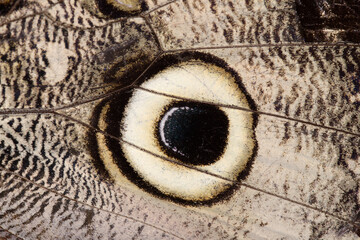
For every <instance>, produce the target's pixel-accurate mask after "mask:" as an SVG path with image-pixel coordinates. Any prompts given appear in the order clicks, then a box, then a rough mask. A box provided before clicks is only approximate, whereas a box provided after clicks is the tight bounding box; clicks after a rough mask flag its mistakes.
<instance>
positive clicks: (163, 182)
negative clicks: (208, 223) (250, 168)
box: [121, 60, 255, 201]
mask: <svg viewBox="0 0 360 240" xmlns="http://www.w3.org/2000/svg"><path fill="white" fill-rule="evenodd" d="M235 81H236V80H235V78H234V77H233V76H232V75H231V74H230V73H228V72H226V71H225V70H224V69H222V68H220V67H218V66H215V65H213V64H209V63H203V62H201V61H199V60H198V61H189V62H186V63H181V64H177V65H174V66H172V67H169V68H167V69H165V70H163V71H161V72H159V73H158V74H157V75H155V76H154V77H153V78H152V79H149V80H147V81H146V82H145V83H143V84H142V85H141V87H142V88H146V89H150V90H154V91H157V92H162V93H166V94H171V95H175V96H181V97H183V98H188V99H193V100H194V101H206V102H211V103H214V104H229V105H236V106H241V107H245V108H249V109H250V107H249V103H248V102H247V100H246V97H245V95H244V93H242V91H241V90H240V88H239V87H238V85H237V83H236V82H235ZM174 101H176V100H174V99H173V98H170V97H166V96H163V95H158V94H155V93H151V92H147V91H143V90H141V89H136V90H135V91H134V93H133V95H132V97H131V98H130V100H129V102H128V104H127V106H126V109H125V111H124V117H123V119H122V121H121V123H122V130H121V131H122V132H121V136H122V137H123V139H124V140H125V141H127V142H131V143H134V144H136V145H137V146H138V147H141V148H143V149H146V150H148V151H150V152H153V153H155V154H157V155H160V156H163V157H166V158H169V157H168V156H167V155H166V154H165V153H164V152H163V151H162V150H161V148H160V146H159V145H158V140H157V139H156V137H155V136H156V134H154V133H155V129H156V125H157V123H158V122H159V120H160V119H159V117H160V116H161V115H162V112H163V110H164V108H165V107H166V106H169V105H170V104H171V103H173V102H174ZM220 109H221V110H222V111H223V112H224V113H225V114H226V115H227V117H228V119H229V134H228V142H227V145H226V148H225V150H224V153H223V155H222V156H221V157H220V159H219V160H218V161H216V162H214V163H212V164H210V165H204V166H196V168H198V169H201V170H205V171H208V172H210V173H213V174H217V175H220V176H222V177H224V178H227V179H230V180H236V179H237V177H238V175H239V174H240V172H241V171H243V170H244V168H245V167H246V164H247V162H248V161H249V159H250V158H251V156H252V152H253V148H254V146H255V143H254V133H253V128H252V126H253V118H252V114H251V113H249V112H245V111H241V110H236V109H229V108H220ZM121 148H122V150H123V152H124V156H125V158H126V159H127V161H128V162H129V164H130V166H131V167H132V168H133V169H134V171H135V172H136V173H137V174H138V175H139V176H140V177H142V178H143V179H144V180H145V181H146V182H148V183H150V184H151V185H152V186H154V187H156V188H157V189H158V190H160V191H161V192H163V193H164V194H166V195H170V196H173V197H177V198H181V199H184V200H192V201H204V200H209V199H212V198H213V197H215V196H216V195H218V194H220V193H222V192H224V191H225V190H227V189H228V188H229V187H230V184H229V182H228V181H225V180H223V179H221V178H217V177H214V176H211V175H209V174H206V173H203V172H199V171H197V170H195V169H190V168H188V167H186V166H181V165H178V164H175V163H172V162H169V161H166V160H164V159H161V158H159V157H156V156H154V155H151V154H149V153H146V152H144V151H141V150H139V149H137V148H135V147H132V146H130V145H128V144H125V143H121ZM174 160H175V161H176V159H174Z"/></svg>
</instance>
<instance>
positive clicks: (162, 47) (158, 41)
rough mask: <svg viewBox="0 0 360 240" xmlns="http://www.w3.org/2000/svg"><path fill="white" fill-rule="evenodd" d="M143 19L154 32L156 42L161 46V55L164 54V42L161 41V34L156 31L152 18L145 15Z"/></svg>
mask: <svg viewBox="0 0 360 240" xmlns="http://www.w3.org/2000/svg"><path fill="white" fill-rule="evenodd" d="M143 19H144V21H145V23H146V25H147V26H148V27H149V28H150V30H151V32H152V34H153V35H154V38H155V42H156V43H157V45H158V46H159V48H160V55H162V54H163V52H164V46H163V45H162V43H161V41H160V39H159V36H158V35H157V34H156V31H155V29H154V27H153V25H152V24H151V22H150V20H149V19H148V18H147V17H145V16H144V17H143Z"/></svg>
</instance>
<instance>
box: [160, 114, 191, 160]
mask: <svg viewBox="0 0 360 240" xmlns="http://www.w3.org/2000/svg"><path fill="white" fill-rule="evenodd" d="M179 109H180V110H181V109H185V110H188V109H190V108H189V107H174V108H172V109H170V110H169V111H168V112H166V113H165V115H164V117H163V118H162V119H161V121H160V129H159V130H160V138H161V141H162V142H163V143H164V144H165V145H166V146H167V147H169V148H171V149H173V150H174V151H175V152H177V153H178V154H180V155H182V156H185V154H183V153H182V152H181V151H179V150H178V149H177V148H176V146H171V144H170V143H169V142H168V140H167V139H166V137H165V133H164V131H163V129H164V128H165V123H166V122H167V120H168V119H169V117H171V116H172V115H173V113H174V112H176V111H177V110H179Z"/></svg>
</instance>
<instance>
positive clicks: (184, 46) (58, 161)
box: [0, 0, 360, 239]
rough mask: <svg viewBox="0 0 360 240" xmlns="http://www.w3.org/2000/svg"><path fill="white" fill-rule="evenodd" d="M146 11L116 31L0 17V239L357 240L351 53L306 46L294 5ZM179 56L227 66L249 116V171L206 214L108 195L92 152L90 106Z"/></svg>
mask: <svg viewBox="0 0 360 240" xmlns="http://www.w3.org/2000/svg"><path fill="white" fill-rule="evenodd" d="M146 2H147V6H148V10H146V11H145V12H144V13H142V14H140V15H138V16H133V17H124V18H120V19H112V20H110V19H107V18H102V17H99V15H97V12H96V9H93V8H92V7H94V5H91V4H88V5H87V4H86V3H85V1H75V0H64V1H60V0H59V1H50V0H41V1H35V0H29V1H26V4H24V5H19V6H21V7H20V8H18V9H15V10H14V11H10V12H9V13H6V15H1V16H0V93H1V94H0V126H1V127H0V238H2V237H5V238H9V239H12V238H16V237H17V238H20V239H21V238H22V239H59V238H60V239H94V238H96V239H132V238H134V239H149V238H150V239H259V238H270V239H280V238H293V239H319V238H321V239H358V238H359V235H360V230H359V229H360V210H359V202H360V201H359V196H360V193H359V182H360V179H359V176H360V167H359V166H360V165H359V161H360V159H359V158H360V154H359V152H360V150H359V146H360V129H359V128H360V115H359V106H360V97H359V96H360V90H359V85H360V84H359V79H360V78H359V60H360V51H359V49H360V48H359V45H357V44H353V43H351V42H349V43H347V44H344V43H341V42H335V44H329V43H326V42H325V43H324V42H323V43H307V42H305V41H306V38H305V36H303V32H302V31H301V30H302V29H301V26H300V24H299V21H298V20H299V16H298V13H297V12H296V8H295V6H296V5H295V1H292V0H286V1H277V0H264V1H262V0H247V1H245V0H244V1H235V0H234V1H231V0H230V1H224V0H199V1H190V0H188V1H186V0H175V1H170V0H149V1H146ZM47 46H52V48H51V49H56V50H58V51H59V52H55V53H54V52H51V50H50V48H48V47H47ZM187 50H196V51H199V52H201V51H203V52H206V53H208V54H212V55H214V56H216V57H218V58H221V59H222V60H224V61H226V62H227V63H228V65H229V66H230V67H231V68H232V69H234V70H235V71H236V72H237V73H238V74H239V76H240V77H241V79H242V82H243V84H244V86H245V88H246V90H247V91H248V92H249V94H250V95H251V97H252V98H253V99H254V101H255V103H256V105H257V108H258V111H257V114H258V117H259V122H258V127H257V128H256V139H257V141H258V145H259V149H258V156H257V157H256V159H254V166H253V168H252V171H251V172H250V174H249V176H248V177H247V178H246V180H245V181H243V182H242V183H238V184H239V188H238V190H237V191H236V192H235V193H234V195H233V196H232V197H231V198H230V199H228V200H227V201H224V202H220V203H218V204H215V205H213V206H211V207H184V206H180V205H177V204H174V203H170V202H167V201H164V200H160V199H157V198H154V197H152V196H151V195H149V194H146V193H144V192H143V191H141V190H140V189H138V188H136V187H134V185H132V184H129V183H126V182H124V184H122V185H114V184H113V183H112V182H111V181H107V180H106V179H104V177H103V175H102V174H101V173H100V171H99V170H98V169H97V168H96V166H95V165H94V164H93V159H92V157H91V154H90V150H89V149H88V139H87V132H88V131H96V129H94V128H93V126H92V125H91V119H92V113H93V110H94V108H95V106H96V105H97V104H98V103H99V102H100V101H101V100H102V99H104V98H106V97H109V98H111V97H112V96H113V95H114V94H122V92H123V91H126V87H129V86H130V87H131V86H136V78H137V77H138V75H139V74H141V73H142V72H143V71H146V68H147V66H149V65H150V64H151V63H152V62H153V61H156V59H157V57H158V56H160V55H163V54H167V53H168V52H171V53H172V54H176V53H177V52H184V51H187ZM56 56H59V58H57V57H56ZM139 59H141V60H140V61H139ZM55 60H59V61H55ZM60 60H61V61H60ZM52 71H53V73H54V74H51V72H52ZM128 71H130V72H132V73H133V75H132V77H130V78H128V79H123V78H122V76H124V74H125V73H128ZM132 84H134V85H132ZM123 87H125V89H123ZM177 97H181V96H177ZM227 107H229V106H227ZM238 110H239V111H240V109H238ZM99 134H104V133H99Z"/></svg>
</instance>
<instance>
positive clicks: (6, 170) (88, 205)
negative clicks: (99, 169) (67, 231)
mask: <svg viewBox="0 0 360 240" xmlns="http://www.w3.org/2000/svg"><path fill="white" fill-rule="evenodd" d="M0 170H3V171H5V172H7V173H9V174H12V175H14V176H15V177H17V178H19V179H21V180H23V181H25V182H29V183H31V184H33V185H35V186H37V187H39V188H42V189H45V190H46V191H49V192H51V193H53V194H55V195H58V196H61V197H63V198H66V199H68V200H70V201H74V202H76V203H79V204H82V205H84V206H87V207H90V208H94V209H97V210H99V211H103V212H106V213H109V214H114V215H116V216H119V217H124V218H127V219H130V220H133V221H135V222H139V223H142V224H144V225H147V226H150V227H153V228H155V229H157V230H160V231H162V232H164V233H167V234H169V235H172V236H174V237H176V238H178V239H183V238H181V237H179V236H177V235H175V234H173V233H171V232H168V231H166V230H164V229H162V228H159V227H157V226H155V225H152V224H150V223H147V222H144V221H141V220H139V219H136V218H133V217H130V216H126V215H123V214H120V213H115V212H112V211H109V210H106V209H102V208H99V207H96V206H93V205H90V204H87V203H84V202H81V201H78V200H76V199H73V198H71V197H68V196H66V195H64V194H61V193H59V192H57V191H55V190H53V189H51V188H48V187H45V186H43V185H41V184H38V183H36V182H35V181H33V180H30V179H28V178H26V177H23V176H21V175H19V174H18V173H15V172H13V171H10V170H8V169H6V168H4V167H2V166H0Z"/></svg>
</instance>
